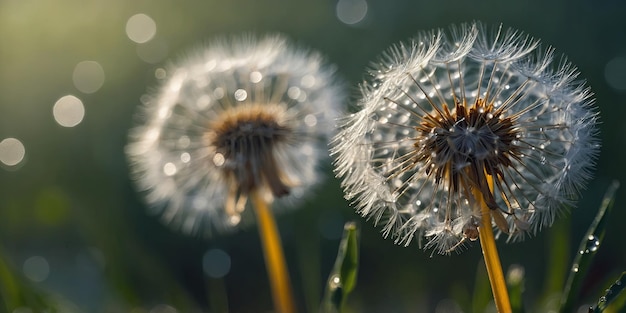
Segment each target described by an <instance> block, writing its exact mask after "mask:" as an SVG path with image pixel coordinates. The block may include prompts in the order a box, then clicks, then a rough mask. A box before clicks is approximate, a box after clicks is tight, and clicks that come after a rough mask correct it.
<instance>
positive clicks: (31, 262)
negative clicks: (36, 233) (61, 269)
mask: <svg viewBox="0 0 626 313" xmlns="http://www.w3.org/2000/svg"><path fill="white" fill-rule="evenodd" d="M22 270H23V271H24V276H26V277H27V278H28V279H30V280H32V281H34V282H42V281H44V280H46V278H48V275H49V274H50V265H49V264H48V261H47V260H46V259H45V258H44V257H41V256H32V257H30V258H28V259H26V261H24V266H23V267H22Z"/></svg>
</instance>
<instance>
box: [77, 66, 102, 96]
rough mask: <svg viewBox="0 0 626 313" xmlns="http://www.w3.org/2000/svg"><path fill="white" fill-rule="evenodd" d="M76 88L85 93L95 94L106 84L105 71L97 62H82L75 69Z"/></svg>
mask: <svg viewBox="0 0 626 313" xmlns="http://www.w3.org/2000/svg"><path fill="white" fill-rule="evenodd" d="M72 80H73V81H74V86H75V87H76V89H78V90H80V91H81V92H83V93H94V92H96V91H98V89H100V87H102V85H103V84H104V69H102V66H101V65H100V63H98V62H96V61H82V62H80V63H78V64H76V67H74V73H73V75H72Z"/></svg>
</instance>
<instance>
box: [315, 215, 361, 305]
mask: <svg viewBox="0 0 626 313" xmlns="http://www.w3.org/2000/svg"><path fill="white" fill-rule="evenodd" d="M358 237H359V234H358V227H357V225H356V223H354V222H348V223H346V224H345V225H344V227H343V236H342V238H341V243H340V244H339V252H338V253H337V259H335V265H334V267H333V270H332V272H331V273H330V276H329V277H328V282H327V283H326V292H325V295H324V301H323V303H322V305H321V311H322V312H325V313H335V312H337V313H338V312H341V311H342V308H343V305H344V303H345V302H346V299H347V298H348V294H350V292H351V291H352V290H353V289H354V287H355V286H356V278H357V272H358V267H359V238H358Z"/></svg>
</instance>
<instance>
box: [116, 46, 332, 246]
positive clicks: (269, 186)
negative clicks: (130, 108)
mask: <svg viewBox="0 0 626 313" xmlns="http://www.w3.org/2000/svg"><path fill="white" fill-rule="evenodd" d="M166 72H167V75H164V77H165V79H164V80H163V83H162V85H161V86H160V87H159V88H158V90H157V91H156V92H155V93H153V94H152V95H150V96H149V97H143V99H144V101H143V102H144V106H143V107H142V108H141V109H140V111H139V113H138V114H137V115H138V122H137V124H138V125H137V127H135V128H134V129H133V130H131V133H130V138H129V144H128V145H127V147H126V154H127V156H128V159H129V163H130V167H131V171H132V175H133V178H134V179H135V181H136V185H137V186H138V187H139V189H141V190H142V191H143V193H144V194H145V196H146V200H147V202H148V204H149V206H150V207H151V209H152V211H153V212H155V213H156V214H160V215H161V217H162V219H163V220H164V222H166V223H168V224H171V225H172V226H173V227H175V228H179V229H182V230H183V231H184V232H188V233H197V232H202V233H205V234H209V235H210V234H212V233H215V232H218V233H219V232H225V231H228V230H232V229H234V228H236V227H238V226H240V225H242V224H245V223H247V222H248V221H249V220H250V217H249V216H248V215H249V214H250V212H249V211H250V210H246V207H247V205H248V201H247V200H248V195H249V193H251V192H252V191H255V192H259V193H260V194H261V196H262V197H263V198H264V199H265V200H267V201H274V200H276V202H277V207H278V208H281V207H286V206H287V205H285V204H289V203H293V201H294V200H297V198H300V197H302V196H303V195H304V194H306V193H305V192H304V190H309V188H311V187H312V186H313V185H315V184H316V183H317V182H318V181H319V180H320V173H319V169H318V167H319V164H320V161H321V160H323V159H324V158H325V156H326V155H327V152H326V151H327V150H326V142H327V138H328V136H330V135H331V133H332V132H333V125H334V120H335V118H336V116H337V113H338V111H339V109H338V107H339V105H340V104H341V103H342V101H343V93H342V92H341V86H340V85H339V84H338V83H337V79H336V78H335V75H334V72H335V70H334V68H333V67H331V66H328V65H326V64H325V63H324V61H323V59H322V57H321V56H320V55H319V54H317V53H315V52H310V51H306V50H303V49H298V48H294V47H292V46H291V45H290V44H289V43H288V42H287V40H286V39H285V38H283V37H281V36H266V37H264V38H260V39H256V38H254V37H253V36H250V35H248V36H243V37H237V38H227V39H226V38H225V39H221V40H216V41H214V42H212V43H210V44H209V45H208V46H207V47H206V48H204V49H200V50H197V51H196V52H195V53H192V54H190V55H189V57H188V59H187V60H184V61H182V62H180V63H178V64H175V65H173V66H171V67H170V68H169V69H168V70H167V71H166Z"/></svg>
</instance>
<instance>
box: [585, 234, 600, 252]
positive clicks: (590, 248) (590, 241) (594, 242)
mask: <svg viewBox="0 0 626 313" xmlns="http://www.w3.org/2000/svg"><path fill="white" fill-rule="evenodd" d="M598 248H600V240H599V239H598V237H596V236H594V235H589V237H588V238H587V244H586V245H585V253H590V252H595V251H597V250H598Z"/></svg>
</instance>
